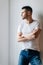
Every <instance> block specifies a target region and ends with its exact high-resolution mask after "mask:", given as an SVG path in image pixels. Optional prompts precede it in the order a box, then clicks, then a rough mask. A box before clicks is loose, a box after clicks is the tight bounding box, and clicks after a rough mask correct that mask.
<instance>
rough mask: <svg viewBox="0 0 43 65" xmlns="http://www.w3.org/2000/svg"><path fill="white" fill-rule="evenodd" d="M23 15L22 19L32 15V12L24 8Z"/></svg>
mask: <svg viewBox="0 0 43 65" xmlns="http://www.w3.org/2000/svg"><path fill="white" fill-rule="evenodd" d="M21 16H22V19H26V18H27V17H30V16H31V12H30V11H27V10H26V9H22V11H21Z"/></svg>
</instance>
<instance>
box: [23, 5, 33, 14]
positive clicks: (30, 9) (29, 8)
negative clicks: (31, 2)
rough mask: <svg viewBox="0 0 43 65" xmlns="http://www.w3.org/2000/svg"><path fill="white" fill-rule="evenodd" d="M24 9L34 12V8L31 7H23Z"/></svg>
mask: <svg viewBox="0 0 43 65" xmlns="http://www.w3.org/2000/svg"><path fill="white" fill-rule="evenodd" d="M22 9H26V10H27V11H30V12H31V13H32V12H33V10H32V8H31V7H30V6H23V7H22Z"/></svg>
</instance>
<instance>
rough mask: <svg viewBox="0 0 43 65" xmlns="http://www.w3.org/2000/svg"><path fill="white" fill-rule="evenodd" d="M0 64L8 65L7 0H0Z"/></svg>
mask: <svg viewBox="0 0 43 65" xmlns="http://www.w3.org/2000/svg"><path fill="white" fill-rule="evenodd" d="M0 65H9V0H0Z"/></svg>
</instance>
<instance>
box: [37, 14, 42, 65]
mask: <svg viewBox="0 0 43 65" xmlns="http://www.w3.org/2000/svg"><path fill="white" fill-rule="evenodd" d="M38 18H39V20H40V22H41V24H42V32H41V35H40V39H39V43H40V49H41V59H42V64H43V14H39V16H38Z"/></svg>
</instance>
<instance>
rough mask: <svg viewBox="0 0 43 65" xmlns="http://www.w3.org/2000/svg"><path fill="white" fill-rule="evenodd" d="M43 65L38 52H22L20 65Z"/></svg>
mask: <svg viewBox="0 0 43 65" xmlns="http://www.w3.org/2000/svg"><path fill="white" fill-rule="evenodd" d="M29 63H30V64H31V65H41V64H42V62H41V59H40V52H39V51H36V50H30V49H28V50H21V52H20V55H19V61H18V65H29Z"/></svg>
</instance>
